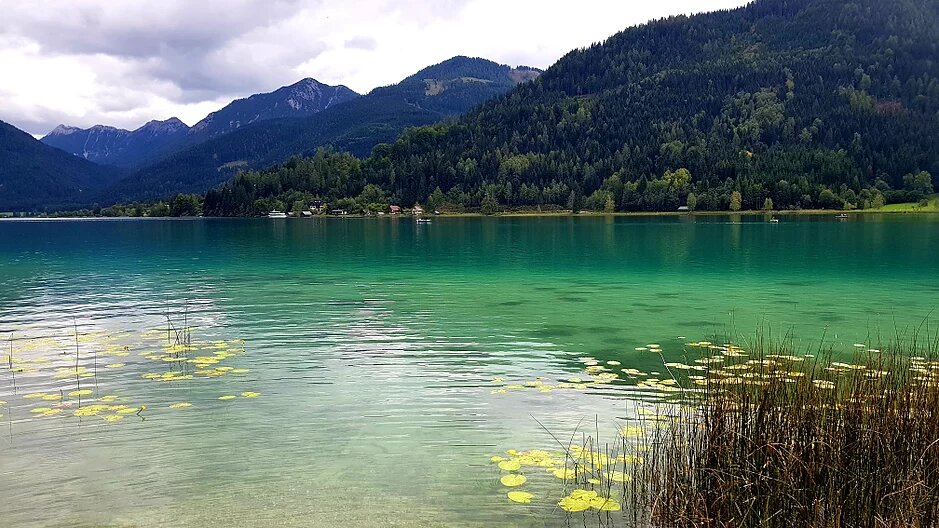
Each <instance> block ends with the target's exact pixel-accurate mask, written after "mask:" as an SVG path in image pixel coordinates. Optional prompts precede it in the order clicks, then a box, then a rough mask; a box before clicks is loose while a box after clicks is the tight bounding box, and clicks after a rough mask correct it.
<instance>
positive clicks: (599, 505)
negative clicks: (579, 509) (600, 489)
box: [590, 497, 620, 511]
mask: <svg viewBox="0 0 939 528" xmlns="http://www.w3.org/2000/svg"><path fill="white" fill-rule="evenodd" d="M590 507H591V508H594V509H596V510H600V511H619V510H620V505H619V503H618V502H616V501H615V500H613V499H609V498H606V497H596V498H593V499H591V500H590Z"/></svg>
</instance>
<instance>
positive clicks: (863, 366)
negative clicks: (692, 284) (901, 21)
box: [627, 340, 939, 528]
mask: <svg viewBox="0 0 939 528" xmlns="http://www.w3.org/2000/svg"><path fill="white" fill-rule="evenodd" d="M936 344H937V343H936V342H935V341H932V342H930V343H927V345H926V346H920V345H918V344H917V343H916V342H915V340H914V341H913V342H912V343H908V344H907V345H906V346H904V345H903V344H902V343H900V344H897V345H895V346H891V347H888V348H884V349H883V350H881V349H873V348H868V347H867V346H861V345H857V347H858V348H857V349H856V350H857V352H855V354H854V356H855V357H854V358H853V359H852V361H851V362H850V363H847V362H844V361H833V360H832V359H833V357H832V356H831V354H830V353H826V354H818V353H816V354H804V355H794V354H792V352H791V350H785V349H784V348H785V347H778V346H775V347H774V346H770V345H767V344H765V343H763V342H762V341H757V343H755V344H753V345H752V346H751V347H749V348H750V350H745V348H747V347H742V348H737V347H733V346H730V347H729V348H728V345H723V346H715V345H711V344H710V343H705V344H698V343H696V344H694V345H693V346H696V347H697V349H698V350H699V351H701V353H700V355H699V357H697V358H695V359H689V360H687V361H688V363H689V364H677V365H675V364H672V365H673V367H678V368H671V369H670V372H672V374H673V375H674V376H675V378H676V380H677V381H678V384H679V385H680V386H681V387H682V390H681V391H680V393H679V395H678V400H677V401H676V403H675V404H674V405H673V406H672V407H671V408H670V409H671V410H670V411H669V420H668V424H669V425H668V426H667V427H664V428H661V427H660V428H655V429H653V430H652V431H651V432H650V433H649V435H650V438H649V440H648V441H647V445H648V446H649V453H648V454H647V455H646V460H647V464H645V465H644V466H641V468H642V469H641V470H640V471H637V472H634V474H633V481H632V489H631V490H630V491H629V493H628V494H627V495H628V496H630V497H633V499H632V501H631V502H633V507H635V508H638V509H639V510H641V511H645V512H647V513H648V521H649V522H650V523H651V524H652V525H653V526H660V527H675V528H684V527H689V528H690V527H750V526H760V527H786V528H793V527H812V528H816V527H818V528H822V527H824V528H841V527H871V528H875V527H876V528H879V527H885V528H886V527H900V526H903V527H917V528H926V527H934V526H939V361H937V358H936V354H935V352H936V351H937V350H939V347H937V346H936ZM728 350H729V351H730V353H729V354H725V353H726V352H727V351H728ZM701 365H705V366H706V368H705V369H702V368H701Z"/></svg>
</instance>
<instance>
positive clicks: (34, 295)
mask: <svg viewBox="0 0 939 528" xmlns="http://www.w3.org/2000/svg"><path fill="white" fill-rule="evenodd" d="M936 308H939V216H928V215H924V216H914V215H910V216H901V215H898V216H890V215H869V216H857V217H855V216H852V217H851V218H850V219H848V220H845V221H839V220H837V219H835V218H834V215H826V216H783V217H781V221H780V222H779V223H775V224H774V223H769V222H767V221H766V218H765V217H763V216H697V217H545V218H526V217H503V218H435V219H434V220H433V222H432V223H431V224H420V225H419V224H415V223H414V222H413V221H411V220H408V219H405V218H397V219H396V218H383V219H313V220H307V219H284V220H272V219H257V220H221V219H219V220H215V219H204V220H203V219H198V220H55V221H20V220H9V221H0V341H2V343H0V350H2V353H0V359H3V364H4V367H3V369H2V370H0V400H2V401H4V402H6V403H5V404H3V405H2V406H0V414H2V415H3V416H2V417H0V525H2V526H10V527H20V526H23V527H31V526H200V527H202V526H207V527H215V526H218V527H227V526H275V525H276V526H340V525H343V526H366V527H369V526H395V527H398V526H400V527H410V526H414V527H424V526H454V525H459V526H479V527H482V526H563V525H565V523H567V522H568V520H567V519H566V516H565V515H564V512H561V511H559V510H558V509H557V508H555V507H553V504H551V501H549V500H538V499H544V497H545V496H547V495H549V494H551V493H553V492H554V491H555V489H556V488H560V487H561V486H562V484H563V483H562V482H561V481H559V480H556V479H555V480H552V478H553V477H550V475H549V476H548V477H543V476H542V475H530V476H529V479H530V482H529V484H527V485H526V486H523V487H522V488H521V489H527V490H528V491H531V492H532V493H534V494H535V495H536V500H534V501H533V502H532V503H531V504H516V503H512V502H509V501H508V500H506V495H505V493H506V488H504V487H503V486H502V485H501V484H500V482H499V477H500V472H499V470H498V469H497V468H495V467H494V466H493V464H492V463H491V462H490V457H491V456H493V455H499V454H500V453H504V452H505V451H506V450H509V449H518V450H523V449H524V450H528V449H556V448H557V444H556V443H555V440H554V439H553V438H552V434H554V435H556V436H558V437H559V438H565V439H567V438H570V436H571V435H572V433H574V432H575V430H576V431H578V434H579V433H580V432H584V433H585V434H594V432H595V431H597V432H599V434H600V436H601V437H604V436H605V435H609V434H613V435H615V434H616V431H617V430H618V428H619V427H620V424H621V421H622V420H628V419H630V416H631V414H632V413H634V412H635V410H636V408H637V406H641V405H643V404H645V402H648V401H650V399H654V396H653V395H645V394H644V393H643V392H642V391H638V390H634V388H630V387H629V386H628V384H621V383H620V382H619V381H614V382H612V383H582V382H583V381H586V380H588V379H589V373H585V365H587V366H589V365H601V366H603V367H604V368H605V369H607V371H609V372H614V373H617V375H618V376H624V375H623V374H622V373H621V370H622V369H626V368H637V369H642V370H643V371H645V372H648V373H650V375H652V373H653V372H657V371H659V370H662V368H661V367H662V363H663V357H665V358H681V357H683V356H684V355H685V352H684V351H685V347H684V346H683V344H684V343H686V342H687V341H689V340H704V339H708V340H711V341H714V342H717V343H723V342H726V341H725V340H729V339H734V340H739V341H740V342H744V341H745V340H746V339H748V338H752V337H754V336H755V335H757V334H762V335H764V336H766V337H768V338H772V339H787V340H791V341H792V342H793V344H794V345H795V346H796V347H797V348H798V349H800V350H804V351H806V352H809V351H815V350H816V349H818V348H819V346H820V345H821V344H823V345H822V346H824V347H826V348H827V347H830V348H831V349H832V350H833V351H834V352H835V353H838V354H850V353H851V352H852V350H854V349H855V348H856V347H855V346H854V345H855V344H863V345H865V346H876V345H878V344H880V343H884V342H888V341H890V340H891V339H893V338H894V336H896V335H897V334H901V335H903V336H907V337H909V336H911V335H913V333H915V332H916V331H917V329H920V330H919V331H920V332H923V331H925V329H926V325H927V324H929V325H934V324H935V323H934V322H930V321H929V317H930V314H931V312H932V311H933V310H935V309H936ZM929 329H930V331H934V327H933V326H930V327H929ZM649 344H656V345H659V347H660V350H662V351H663V352H662V355H660V354H658V353H654V352H653V350H654V349H655V347H652V348H651V349H650V347H648V345H649ZM636 348H640V349H642V348H644V349H646V350H636ZM11 352H12V360H11V358H10V355H11ZM76 356H77V357H76ZM200 358H201V359H200ZM14 378H15V379H14ZM572 380H574V381H572ZM70 394H71V395H70ZM220 398H221V399H220ZM142 406H145V407H146V408H145V409H143V410H140V408H141V407H142ZM171 406H173V407H171ZM118 417H119V418H118ZM542 425H543V427H542ZM549 432H550V433H551V434H549ZM554 502H556V500H555V501H554ZM575 523H577V524H581V521H575Z"/></svg>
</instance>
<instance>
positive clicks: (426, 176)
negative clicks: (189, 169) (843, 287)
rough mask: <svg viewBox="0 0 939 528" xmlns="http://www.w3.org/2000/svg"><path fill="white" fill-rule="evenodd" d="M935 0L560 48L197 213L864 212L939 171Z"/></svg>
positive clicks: (630, 32)
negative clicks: (391, 132)
mask: <svg viewBox="0 0 939 528" xmlns="http://www.w3.org/2000/svg"><path fill="white" fill-rule="evenodd" d="M937 20H939V2H937V1H936V0H898V1H890V2H878V1H873V0H855V1H853V2H841V1H834V0H785V1H783V0H761V1H758V2H754V3H752V4H749V5H748V6H746V7H743V8H740V9H735V10H730V11H722V12H715V13H709V14H704V15H697V16H692V17H683V16H682V17H671V18H668V19H663V20H658V21H654V22H651V23H649V24H646V25H643V26H639V27H634V28H630V29H627V30H625V31H623V32H621V33H619V34H617V35H614V36H613V37H611V38H609V39H608V40H606V41H605V42H602V43H598V44H595V45H593V46H590V47H588V48H586V49H580V50H575V51H572V52H570V53H569V54H568V55H566V56H565V57H563V58H561V59H560V60H559V61H558V62H557V63H556V64H555V65H554V66H552V67H551V68H549V69H548V70H547V71H545V72H544V73H543V74H542V75H541V76H540V77H539V78H538V79H536V80H534V81H532V82H527V83H523V84H521V85H519V86H518V87H517V88H515V89H514V90H512V91H511V92H509V93H507V94H505V95H503V96H499V97H496V98H495V99H493V100H491V101H489V102H487V103H484V104H482V105H481V106H479V107H477V108H475V109H474V110H472V111H470V112H469V113H467V114H465V115H463V116H462V117H460V118H456V119H452V120H449V121H446V122H442V123H438V124H434V125H429V126H423V127H417V128H411V129H408V130H407V131H405V132H404V133H403V134H402V135H400V136H399V137H398V138H397V139H396V140H395V141H393V142H391V143H387V144H381V145H378V146H376V147H375V148H374V149H373V150H372V152H371V155H370V156H367V157H365V158H357V157H355V156H353V155H351V154H347V153H343V152H338V151H334V150H331V149H329V148H325V149H320V150H319V151H317V152H316V153H315V155H312V156H310V157H297V158H293V159H290V160H288V161H287V162H286V163H283V164H280V165H278V166H274V167H270V168H268V169H263V170H251V171H245V172H242V173H240V174H238V175H237V176H235V177H234V178H233V179H231V180H229V181H228V182H226V183H224V184H223V185H221V186H220V187H218V188H216V189H213V190H210V191H209V192H208V193H206V194H205V196H204V203H203V205H202V211H201V212H202V213H203V214H205V215H213V216H243V215H255V214H262V213H265V212H267V211H269V210H270V209H273V208H284V209H288V210H289V209H296V208H298V207H307V206H308V204H309V202H311V201H313V200H325V201H328V202H330V203H331V204H338V206H340V207H343V208H350V209H355V210H358V211H367V210H377V209H380V208H382V207H385V206H387V204H392V203H394V204H400V205H404V206H409V205H411V204H414V203H422V204H428V205H430V206H431V207H433V208H435V209H439V210H449V211H479V212H497V211H500V210H515V209H538V210H546V209H547V210H550V209H568V210H575V211H576V210H581V209H590V210H601V211H602V210H605V211H674V210H676V209H677V208H679V207H683V206H685V207H688V208H689V209H692V210H759V209H774V210H784V209H820V208H822V209H845V210H847V209H863V208H876V207H879V206H882V205H883V204H887V203H898V202H917V201H920V200H923V199H925V197H926V196H927V195H929V194H930V193H932V192H934V189H935V182H934V177H935V176H936V175H939V61H937V60H936V59H937V57H939V24H937Z"/></svg>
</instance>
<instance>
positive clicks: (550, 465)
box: [489, 430, 644, 513]
mask: <svg viewBox="0 0 939 528" xmlns="http://www.w3.org/2000/svg"><path fill="white" fill-rule="evenodd" d="M624 438H625V430H624ZM590 442H591V441H590V440H588V441H587V443H586V444H585V445H571V446H570V447H569V448H566V449H565V450H562V451H556V450H554V451H552V450H540V449H533V450H531V451H517V450H514V449H509V450H508V451H506V452H505V454H506V455H507V456H504V455H495V456H492V457H491V458H490V459H489V461H490V462H491V463H492V464H495V466H496V467H497V468H498V469H499V471H500V472H501V476H500V478H499V482H500V483H501V485H502V486H504V487H506V488H509V491H508V492H507V493H506V497H507V498H508V500H509V501H511V502H515V503H521V504H530V503H532V502H533V501H544V502H547V503H548V504H552V503H553V504H555V505H557V506H558V507H559V508H561V509H562V510H564V511H565V512H568V513H577V512H583V511H587V510H594V511H598V512H613V511H620V510H621V509H622V505H621V497H623V496H625V493H626V492H625V490H626V485H627V483H629V482H631V481H632V476H631V472H632V471H633V469H634V468H635V467H636V466H638V465H641V464H643V463H644V459H643V458H642V457H641V456H637V455H634V454H622V453H618V452H603V451H600V450H596V449H594V448H593V447H592V445H591V443H590ZM619 445H620V446H622V447H624V448H625V447H626V446H627V445H629V443H628V442H626V441H623V442H622V443H620V444H619ZM552 478H553V479H558V480H560V481H561V483H562V488H561V489H563V492H564V494H563V495H561V496H558V494H557V493H556V490H557V489H558V488H557V487H556V486H551V485H550V479H552ZM524 485H528V487H529V488H531V490H530V491H527V490H524V489H516V488H520V487H521V486H524ZM549 490H555V493H554V494H553V495H552V493H551V491H549Z"/></svg>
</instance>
